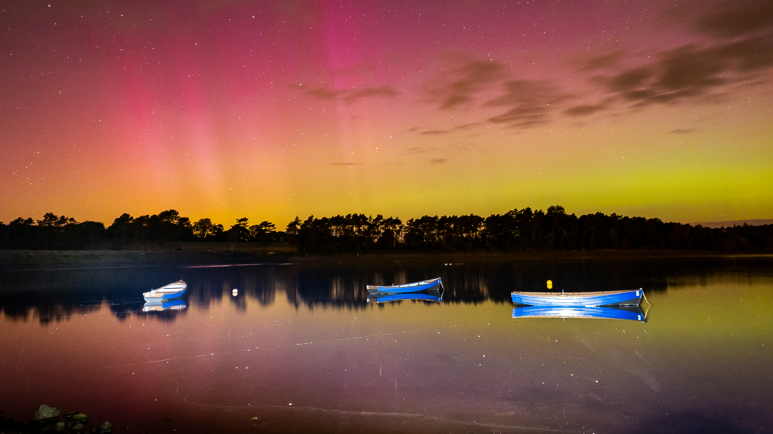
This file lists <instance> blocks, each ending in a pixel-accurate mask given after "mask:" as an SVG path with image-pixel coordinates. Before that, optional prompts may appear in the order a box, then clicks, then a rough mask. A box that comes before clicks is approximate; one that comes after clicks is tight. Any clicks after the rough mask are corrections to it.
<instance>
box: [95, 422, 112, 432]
mask: <svg viewBox="0 0 773 434" xmlns="http://www.w3.org/2000/svg"><path fill="white" fill-rule="evenodd" d="M97 432H98V433H99V434H107V433H111V432H113V426H112V425H110V422H108V421H104V422H102V423H100V424H99V426H98V427H97Z"/></svg>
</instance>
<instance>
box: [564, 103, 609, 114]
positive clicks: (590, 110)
mask: <svg viewBox="0 0 773 434" xmlns="http://www.w3.org/2000/svg"><path fill="white" fill-rule="evenodd" d="M606 108H607V107H606V106H604V105H601V104H596V105H576V106H574V107H569V108H568V109H566V110H564V114H565V115H567V116H587V115H592V114H595V113H598V112H600V111H602V110H605V109H606Z"/></svg>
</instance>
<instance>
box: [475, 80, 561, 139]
mask: <svg viewBox="0 0 773 434" xmlns="http://www.w3.org/2000/svg"><path fill="white" fill-rule="evenodd" d="M503 87H504V89H505V92H504V94H502V95H501V96H499V97H497V98H495V99H493V100H491V101H488V102H487V103H485V104H484V105H485V106H488V107H506V108H507V111H506V112H504V113H502V114H501V115H498V116H494V117H491V118H489V119H488V121H489V122H493V123H497V124H506V125H507V126H508V127H511V128H530V127H534V126H537V125H541V124H544V123H547V122H549V121H550V120H551V114H552V113H553V112H554V111H555V110H556V108H557V104H559V103H562V102H564V101H566V100H567V99H569V98H571V95H568V94H565V93H563V92H561V91H560V90H559V89H558V88H557V87H556V86H555V85H554V84H553V83H552V82H549V81H543V80H512V81H508V82H506V83H504V84H503ZM551 105H552V106H551Z"/></svg>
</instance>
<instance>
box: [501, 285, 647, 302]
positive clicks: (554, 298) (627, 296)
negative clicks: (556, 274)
mask: <svg viewBox="0 0 773 434" xmlns="http://www.w3.org/2000/svg"><path fill="white" fill-rule="evenodd" d="M643 294H644V291H643V290H642V289H641V288H640V289H634V290H628V291H602V292H567V293H561V292H513V293H512V294H511V298H512V300H513V303H516V304H522V305H526V306H565V307H594V306H638V305H639V303H641V299H642V296H643Z"/></svg>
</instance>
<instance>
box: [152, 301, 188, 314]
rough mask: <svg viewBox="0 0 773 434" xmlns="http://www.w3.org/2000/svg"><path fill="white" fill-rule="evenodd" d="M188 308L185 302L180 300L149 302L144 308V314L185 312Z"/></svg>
mask: <svg viewBox="0 0 773 434" xmlns="http://www.w3.org/2000/svg"><path fill="white" fill-rule="evenodd" d="M187 307H188V306H187V305H186V304H185V300H183V299H181V298H178V299H176V300H171V301H165V302H160V301H149V302H147V303H145V304H144V305H143V306H142V311H143V312H161V311H165V310H183V309H186V308H187Z"/></svg>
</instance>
